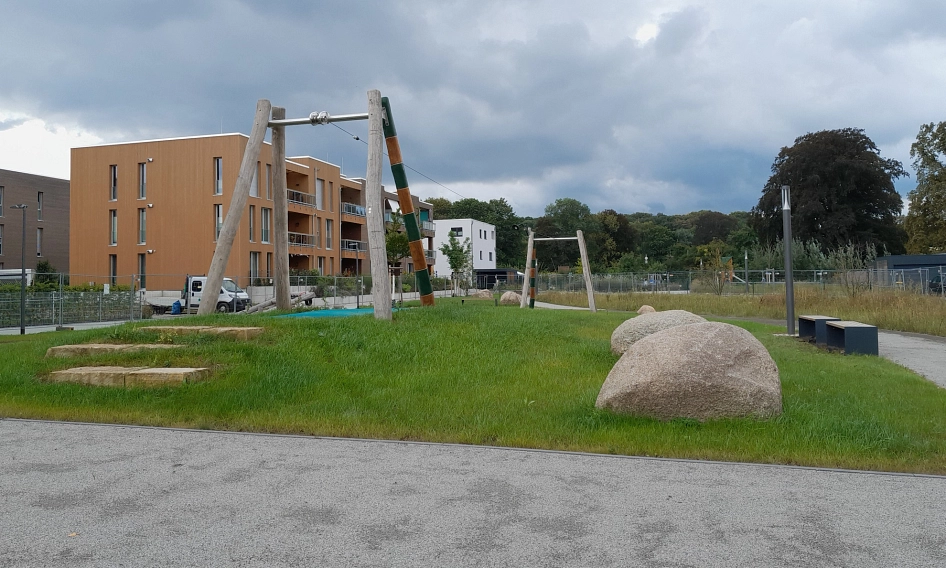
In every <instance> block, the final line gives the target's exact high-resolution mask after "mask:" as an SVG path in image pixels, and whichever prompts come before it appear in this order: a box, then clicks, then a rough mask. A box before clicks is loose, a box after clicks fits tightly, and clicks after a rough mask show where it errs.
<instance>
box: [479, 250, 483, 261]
mask: <svg viewBox="0 0 946 568" xmlns="http://www.w3.org/2000/svg"><path fill="white" fill-rule="evenodd" d="M480 260H483V251H480Z"/></svg>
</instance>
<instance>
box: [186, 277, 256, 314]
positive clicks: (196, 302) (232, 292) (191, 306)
mask: <svg viewBox="0 0 946 568" xmlns="http://www.w3.org/2000/svg"><path fill="white" fill-rule="evenodd" d="M206 285H207V277H206V276H188V277H187V278H186V279H185V281H184V290H183V291H182V292H181V299H182V300H183V304H184V309H185V310H186V311H187V312H188V313H189V312H191V311H194V312H196V311H197V309H198V308H200V303H201V300H202V299H203V296H204V288H205V286H206ZM204 301H216V305H215V307H214V309H215V310H216V311H218V312H221V313H224V312H241V311H243V310H245V309H246V307H247V306H248V305H249V303H250V296H249V295H248V294H247V293H246V292H244V291H243V290H242V289H241V288H240V287H239V286H237V285H236V282H234V281H233V280H231V279H229V278H224V279H223V284H222V286H221V287H220V293H219V294H218V295H217V297H216V298H214V299H213V300H204Z"/></svg>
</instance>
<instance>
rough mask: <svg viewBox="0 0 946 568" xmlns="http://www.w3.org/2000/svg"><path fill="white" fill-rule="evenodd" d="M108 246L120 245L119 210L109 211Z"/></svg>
mask: <svg viewBox="0 0 946 568" xmlns="http://www.w3.org/2000/svg"><path fill="white" fill-rule="evenodd" d="M108 227H109V230H108V244H110V245H117V244H118V210H117V209H109V210H108Z"/></svg>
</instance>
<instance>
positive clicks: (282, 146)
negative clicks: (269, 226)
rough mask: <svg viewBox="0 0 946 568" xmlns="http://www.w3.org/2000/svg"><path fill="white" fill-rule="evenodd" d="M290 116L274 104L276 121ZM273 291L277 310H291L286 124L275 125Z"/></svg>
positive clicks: (274, 118)
mask: <svg viewBox="0 0 946 568" xmlns="http://www.w3.org/2000/svg"><path fill="white" fill-rule="evenodd" d="M285 118H286V109H284V108H282V107H273V120H283V119H285ZM272 238H273V271H274V273H275V274H274V275H273V276H274V279H273V291H274V293H275V296H276V309H278V310H288V309H290V307H291V306H290V298H289V203H288V201H287V198H286V127H285V126H282V125H278V126H273V235H272Z"/></svg>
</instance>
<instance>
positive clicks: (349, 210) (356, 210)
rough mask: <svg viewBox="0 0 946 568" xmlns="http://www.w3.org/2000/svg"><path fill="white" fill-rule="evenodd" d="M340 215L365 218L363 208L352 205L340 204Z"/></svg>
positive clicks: (362, 206)
mask: <svg viewBox="0 0 946 568" xmlns="http://www.w3.org/2000/svg"><path fill="white" fill-rule="evenodd" d="M342 213H344V214H345V215H354V216H355V217H365V216H366V215H365V206H364V205H356V204H354V203H342Z"/></svg>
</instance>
